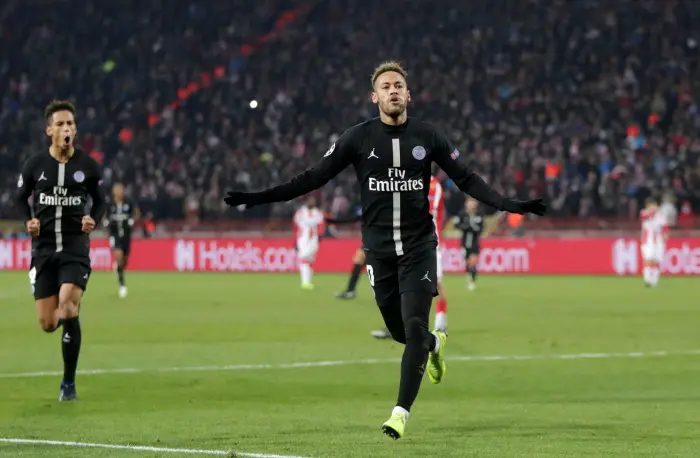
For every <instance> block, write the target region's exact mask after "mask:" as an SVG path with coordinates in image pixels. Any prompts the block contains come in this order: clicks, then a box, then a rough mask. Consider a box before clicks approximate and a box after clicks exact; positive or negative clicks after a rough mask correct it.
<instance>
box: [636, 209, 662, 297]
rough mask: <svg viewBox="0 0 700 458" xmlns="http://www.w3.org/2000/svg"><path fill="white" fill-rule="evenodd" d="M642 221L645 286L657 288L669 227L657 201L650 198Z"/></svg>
mask: <svg viewBox="0 0 700 458" xmlns="http://www.w3.org/2000/svg"><path fill="white" fill-rule="evenodd" d="M639 219H641V221H642V240H641V247H642V259H643V260H644V274H643V275H644V284H645V285H646V286H651V287H652V288H656V286H657V285H658V284H659V277H660V276H661V262H662V261H663V259H664V253H665V251H666V241H667V240H668V225H667V224H666V218H665V217H664V215H663V214H662V213H661V212H660V211H659V206H658V203H657V202H656V200H655V199H653V198H649V199H647V202H646V207H645V208H644V209H643V210H642V211H641V212H640V214H639Z"/></svg>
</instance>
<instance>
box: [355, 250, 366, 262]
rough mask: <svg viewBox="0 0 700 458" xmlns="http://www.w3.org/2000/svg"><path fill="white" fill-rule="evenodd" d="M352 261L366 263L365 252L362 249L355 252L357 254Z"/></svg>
mask: <svg viewBox="0 0 700 458" xmlns="http://www.w3.org/2000/svg"><path fill="white" fill-rule="evenodd" d="M352 262H353V263H355V264H364V263H365V252H364V251H362V250H357V251H356V252H355V256H354V257H353V260H352Z"/></svg>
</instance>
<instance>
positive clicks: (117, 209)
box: [105, 183, 141, 298]
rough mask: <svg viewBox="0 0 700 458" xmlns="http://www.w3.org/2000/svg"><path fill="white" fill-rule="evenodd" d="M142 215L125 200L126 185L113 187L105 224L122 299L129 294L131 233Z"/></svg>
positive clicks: (117, 184) (118, 184) (119, 184)
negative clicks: (126, 275)
mask: <svg viewBox="0 0 700 458" xmlns="http://www.w3.org/2000/svg"><path fill="white" fill-rule="evenodd" d="M140 215H141V212H140V211H139V209H138V207H137V206H136V205H134V204H133V203H132V202H130V201H128V200H126V199H125V198H124V185H123V184H121V183H115V184H114V186H112V204H111V205H110V208H109V219H106V220H105V224H106V225H107V227H108V228H109V245H110V247H111V248H112V255H113V256H114V264H115V266H114V267H115V270H116V271H117V278H118V280H119V297H121V298H125V297H126V295H127V293H128V291H127V289H126V282H125V280H124V271H125V270H126V265H127V264H128V262H129V254H130V253H131V232H132V229H133V227H134V224H135V222H136V221H138V219H139V217H140Z"/></svg>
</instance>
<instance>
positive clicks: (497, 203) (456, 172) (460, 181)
mask: <svg viewBox="0 0 700 458" xmlns="http://www.w3.org/2000/svg"><path fill="white" fill-rule="evenodd" d="M434 146H435V149H434V156H433V161H435V163H436V164H437V165H438V166H440V168H441V169H442V170H444V171H445V173H447V175H448V176H449V177H450V178H452V181H454V182H455V184H456V185H457V187H459V189H461V190H462V191H463V192H465V193H467V194H469V195H470V196H472V197H473V198H475V199H476V200H478V201H479V202H482V203H485V204H486V205H490V206H492V207H495V208H497V209H499V210H504V211H507V212H509V213H519V214H523V213H534V214H536V215H544V214H545V213H546V212H547V205H545V203H544V201H543V200H542V199H535V200H514V199H508V198H506V197H503V196H502V195H500V194H499V193H498V192H497V191H496V190H495V189H493V188H492V187H491V186H489V185H488V184H487V183H486V182H485V181H484V180H483V179H482V178H481V177H480V176H479V175H477V174H476V173H474V172H473V171H472V170H470V169H469V168H468V167H467V166H466V165H464V164H462V163H461V162H460V161H459V151H457V149H456V148H454V147H453V146H452V145H450V144H449V142H448V141H447V140H445V139H444V138H443V137H442V136H440V135H439V134H437V133H436V134H435V145H434Z"/></svg>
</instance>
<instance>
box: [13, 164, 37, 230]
mask: <svg viewBox="0 0 700 458" xmlns="http://www.w3.org/2000/svg"><path fill="white" fill-rule="evenodd" d="M33 168H34V158H33V157H30V158H29V159H28V160H27V161H26V162H25V163H24V165H23V166H22V171H21V172H20V175H19V178H18V179H17V193H16V194H15V200H16V202H17V206H18V207H19V208H20V210H21V211H22V216H23V217H24V221H29V220H30V219H32V218H33V217H34V215H33V214H32V207H31V206H30V205H29V201H28V200H29V196H31V195H32V192H34V185H35V184H36V183H35V182H34V175H33Z"/></svg>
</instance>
